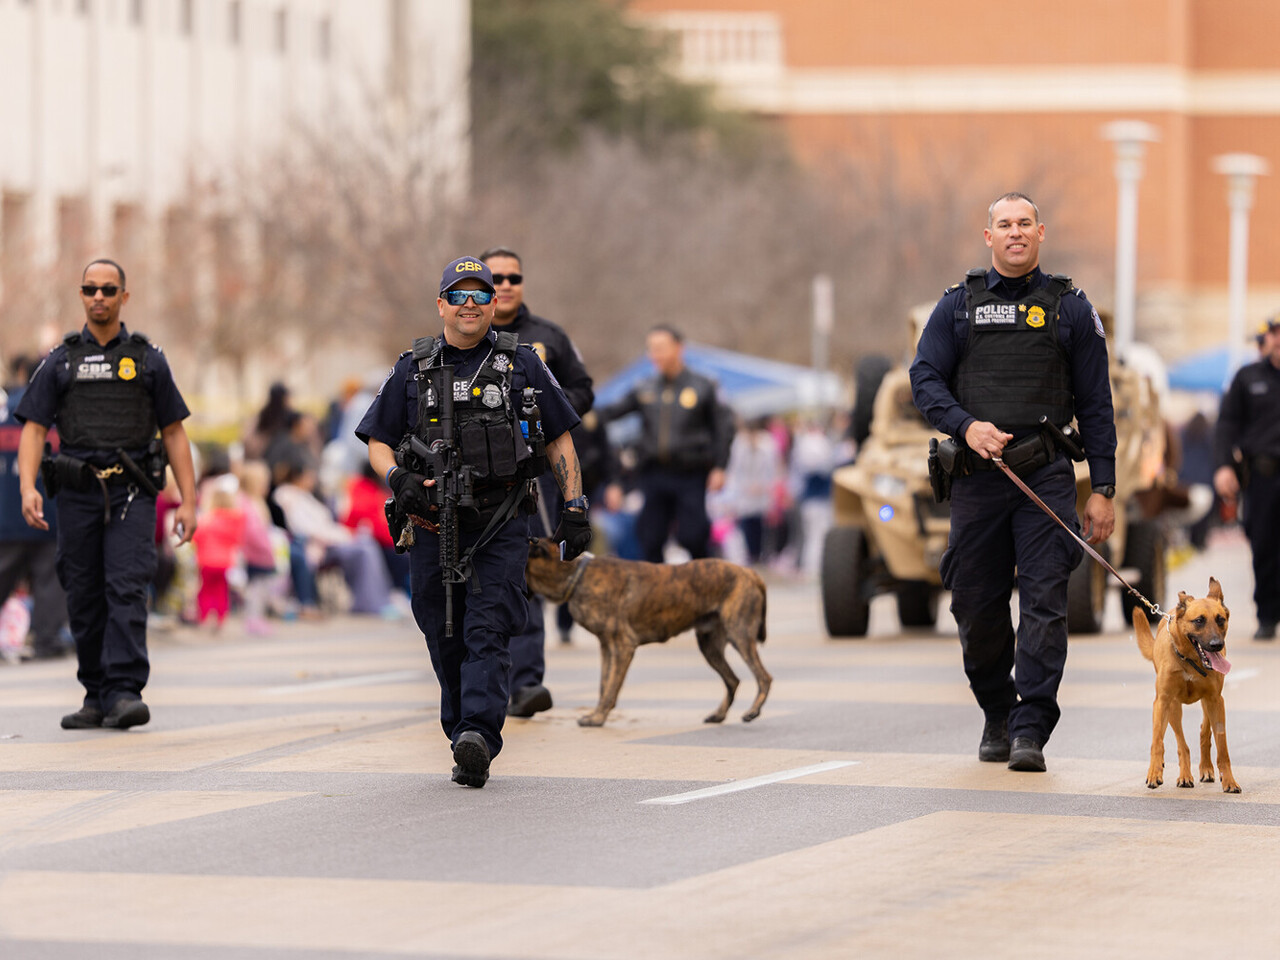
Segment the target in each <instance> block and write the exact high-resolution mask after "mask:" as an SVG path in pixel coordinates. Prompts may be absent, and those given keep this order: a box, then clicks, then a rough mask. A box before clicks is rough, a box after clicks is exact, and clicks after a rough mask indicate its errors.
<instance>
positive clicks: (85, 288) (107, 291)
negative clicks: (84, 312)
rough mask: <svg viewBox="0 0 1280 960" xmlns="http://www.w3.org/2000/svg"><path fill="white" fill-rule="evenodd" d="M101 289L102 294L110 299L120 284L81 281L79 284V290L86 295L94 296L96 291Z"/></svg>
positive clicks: (117, 290)
mask: <svg viewBox="0 0 1280 960" xmlns="http://www.w3.org/2000/svg"><path fill="white" fill-rule="evenodd" d="M99 290H101V291H102V295H103V296H104V297H106V298H107V299H108V300H110V299H111V298H112V297H114V296H115V295H116V294H117V293H119V292H120V285H119V284H116V283H103V284H97V283H82V284H80V292H81V293H82V294H84V295H85V296H86V297H96V296H97V295H98V291H99Z"/></svg>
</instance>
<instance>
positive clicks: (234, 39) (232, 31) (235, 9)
mask: <svg viewBox="0 0 1280 960" xmlns="http://www.w3.org/2000/svg"><path fill="white" fill-rule="evenodd" d="M240 16H241V14H240V0H231V2H230V3H228V4H227V40H228V41H229V42H230V43H231V45H232V46H233V47H238V46H240Z"/></svg>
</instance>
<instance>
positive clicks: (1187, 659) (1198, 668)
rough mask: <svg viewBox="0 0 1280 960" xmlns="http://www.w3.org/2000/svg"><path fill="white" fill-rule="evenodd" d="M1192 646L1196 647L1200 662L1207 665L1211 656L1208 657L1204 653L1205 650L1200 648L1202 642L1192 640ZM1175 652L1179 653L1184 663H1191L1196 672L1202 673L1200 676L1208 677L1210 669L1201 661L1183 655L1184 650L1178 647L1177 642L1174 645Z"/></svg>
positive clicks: (1179, 657)
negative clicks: (1203, 665)
mask: <svg viewBox="0 0 1280 960" xmlns="http://www.w3.org/2000/svg"><path fill="white" fill-rule="evenodd" d="M1191 646H1193V647H1194V648H1195V651H1196V653H1197V654H1199V656H1200V663H1203V664H1205V666H1207V665H1208V662H1209V658H1208V657H1206V656H1205V655H1204V651H1203V650H1201V649H1200V644H1198V643H1196V642H1195V641H1194V640H1192V641H1191ZM1173 652H1174V653H1176V654H1177V655H1178V659H1179V660H1181V661H1182V662H1183V663H1189V664H1191V666H1192V667H1193V668H1194V669H1195V671H1196V673H1198V674H1200V676H1202V677H1207V676H1208V675H1209V671H1208V670H1207V669H1206V668H1205V667H1202V666H1201V665H1200V663H1196V662H1195V661H1194V660H1192V659H1191V658H1190V657H1186V656H1183V654H1182V651H1181V650H1179V649H1178V645H1177V644H1176V643H1175V644H1174V645H1173Z"/></svg>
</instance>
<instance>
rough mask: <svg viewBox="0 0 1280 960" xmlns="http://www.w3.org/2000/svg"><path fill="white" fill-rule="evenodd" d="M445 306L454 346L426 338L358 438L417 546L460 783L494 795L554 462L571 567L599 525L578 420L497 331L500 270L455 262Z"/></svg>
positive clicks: (420, 603)
mask: <svg viewBox="0 0 1280 960" xmlns="http://www.w3.org/2000/svg"><path fill="white" fill-rule="evenodd" d="M436 306H437V309H438V310H439V313H440V317H441V319H442V320H443V321H444V334H443V336H442V337H440V338H434V337H420V338H419V339H417V340H415V341H414V344H413V349H412V350H409V351H406V352H405V353H403V354H401V355H400V358H399V359H398V360H397V361H396V364H395V366H394V367H392V369H391V373H390V374H389V375H388V376H387V379H386V380H385V381H384V382H383V384H382V388H381V389H380V390H379V391H378V395H377V397H375V398H374V401H373V403H372V405H370V407H369V410H368V412H366V413H365V415H364V419H363V420H361V421H360V425H359V426H358V427H357V428H356V436H358V437H360V439H362V440H364V441H365V442H366V443H368V445H369V462H370V464H372V466H373V468H374V469H375V470H377V471H378V473H380V474H381V475H383V476H385V477H386V478H387V483H388V485H389V486H390V487H391V489H392V491H393V492H394V494H395V497H394V500H393V501H388V522H389V524H390V526H391V529H392V535H393V536H394V537H395V538H396V540H397V543H398V545H400V546H401V547H402V548H405V547H407V548H408V549H409V560H410V583H411V589H412V594H413V601H412V606H413V615H414V619H415V620H416V621H417V623H418V626H419V627H420V628H421V630H422V632H423V634H424V636H425V637H426V641H427V649H428V650H429V651H430V654H431V665H432V666H433V667H434V668H435V673H436V678H437V679H438V680H439V682H440V725H441V726H442V727H443V728H444V732H445V735H446V736H447V737H448V738H449V740H450V742H451V743H452V745H453V759H454V763H455V766H454V768H453V780H454V782H456V783H459V784H462V785H464V786H469V787H483V786H484V784H485V781H486V780H488V778H489V762H490V760H491V758H492V757H494V756H496V755H497V754H498V751H499V750H501V749H502V726H503V722H504V720H505V719H506V716H507V703H508V683H509V678H508V672H509V669H510V665H511V658H510V653H509V644H510V640H511V637H512V636H513V635H515V634H517V633H519V632H520V631H521V630H522V629H523V628H524V625H525V620H526V618H527V615H528V608H529V603H528V598H527V595H526V590H525V581H524V567H525V561H526V559H527V558H528V556H529V513H530V511H531V509H533V508H534V507H533V500H532V493H533V483H534V478H535V477H536V476H537V474H538V473H540V472H541V470H542V469H543V468H544V467H545V466H546V465H547V464H549V465H550V467H551V472H552V475H553V476H554V477H555V480H556V484H557V485H558V487H559V488H560V492H561V494H562V495H563V498H564V511H563V514H562V516H561V519H560V524H559V526H558V527H557V528H556V531H555V533H554V534H553V537H554V539H556V540H558V541H560V542H561V543H562V544H563V549H562V552H563V555H564V556H565V558H566V559H568V558H572V557H576V556H578V554H580V553H582V551H583V550H585V549H586V548H587V545H588V544H589V543H590V542H591V526H590V524H589V523H588V521H587V510H586V501H585V498H584V497H583V496H582V474H581V471H580V469H579V466H578V458H577V455H576V454H575V453H574V449H573V440H572V439H571V438H570V436H569V430H570V429H571V428H572V427H573V426H574V425H575V424H577V422H578V417H577V414H575V413H574V412H573V408H572V407H571V406H570V405H569V402H568V401H567V400H566V399H565V396H564V394H563V392H562V391H561V390H560V387H559V385H558V384H557V383H556V381H555V378H554V377H552V376H551V374H550V373H549V372H548V370H547V368H546V366H545V365H544V364H543V363H542V361H541V360H539V359H538V356H537V354H536V353H534V352H533V350H531V349H529V348H528V347H522V346H520V345H519V340H518V337H517V336H516V335H515V334H511V333H498V332H496V331H494V330H491V329H490V326H491V324H492V323H493V316H494V307H495V305H494V287H493V277H492V274H491V273H490V271H489V268H488V267H487V266H485V264H484V263H483V262H481V261H480V260H479V259H478V258H475V257H461V258H459V259H457V260H454V261H453V262H452V263H450V264H449V265H448V266H446V267H445V269H444V275H443V276H442V277H441V279H440V295H439V297H438V298H437V300H436ZM544 454H545V460H546V463H545V464H544V463H542V462H541V461H542V459H543V456H544Z"/></svg>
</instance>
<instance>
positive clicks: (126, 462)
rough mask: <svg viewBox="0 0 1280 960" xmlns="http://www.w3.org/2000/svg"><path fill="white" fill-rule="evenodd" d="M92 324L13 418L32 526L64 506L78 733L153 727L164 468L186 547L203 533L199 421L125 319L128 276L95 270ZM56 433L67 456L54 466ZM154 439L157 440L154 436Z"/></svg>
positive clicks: (45, 365)
mask: <svg viewBox="0 0 1280 960" xmlns="http://www.w3.org/2000/svg"><path fill="white" fill-rule="evenodd" d="M80 300H81V302H82V304H83V305H84V312H85V317H86V318H87V322H86V323H85V325H84V328H83V329H82V330H80V332H78V333H71V334H68V335H67V336H66V337H64V338H63V341H62V343H61V344H60V345H59V346H57V347H55V348H54V349H53V350H52V351H51V352H50V353H49V355H48V356H47V357H46V358H45V359H44V361H43V362H42V363H41V364H40V366H39V367H37V368H36V371H35V373H34V374H32V377H31V385H30V387H29V388H28V389H27V392H26V393H25V394H24V395H23V397H22V401H21V402H20V403H19V404H18V409H17V410H16V411H15V413H14V415H15V416H16V417H17V418H18V419H19V420H20V421H22V425H23V426H22V436H21V438H20V439H19V442H18V443H19V445H18V471H19V479H20V485H21V490H22V516H23V518H24V519H25V520H26V521H27V523H28V524H30V525H31V526H33V527H36V528H37V529H40V530H45V529H48V523H47V521H46V520H45V514H44V497H43V496H41V494H40V491H39V490H38V489H37V488H36V474H37V473H43V477H44V482H45V489H46V490H48V492H49V494H50V496H53V497H55V498H56V500H57V507H58V558H57V569H58V579H59V580H61V581H62V586H63V588H64V589H65V590H66V592H67V614H68V618H69V621H70V626H71V634H72V636H73V637H74V638H75V642H76V656H77V657H78V658H79V669H78V672H77V677H78V678H79V680H80V683H81V684H82V685H83V686H84V689H85V696H84V705H83V706H81V708H80V709H79V710H77V711H76V712H75V713H71V714H68V715H67V716H65V717H63V718H62V726H63V728H64V729H67V730H74V729H83V728H89V727H111V728H115V729H121V730H123V729H125V728H127V727H133V726H137V725H138V724H142V723H146V722H147V721H148V720H150V719H151V711H150V710H149V709H148V708H147V705H146V704H145V703H143V702H142V688H143V687H144V686H146V683H147V679H148V676H149V674H150V663H149V662H148V660H147V587H148V585H149V584H150V583H151V580H152V577H153V576H154V574H155V568H156V543H155V531H156V497H157V495H158V490H159V488H161V487H163V486H164V471H165V458H166V455H167V458H168V461H169V463H171V464H172V466H173V473H174V476H175V477H176V478H177V481H178V488H179V490H180V492H181V495H182V503H181V505H180V506H178V508H177V509H176V511H175V517H176V520H177V527H176V530H177V534H178V537H179V541H180V543H186V542H187V541H189V540H190V539H191V535H192V534H193V533H194V532H195V527H196V508H195V504H196V488H195V470H194V468H193V465H192V460H191V445H190V442H189V441H188V440H187V431H186V429H185V428H184V427H183V425H182V421H183V420H184V419H186V417H187V416H189V415H190V411H189V410H188V409H187V405H186V403H185V402H184V401H183V399H182V394H181V393H179V392H178V387H177V385H176V384H175V383H174V381H173V374H172V373H171V372H170V370H169V364H168V362H167V361H166V360H165V357H164V354H163V353H161V352H160V350H159V349H158V348H157V347H155V346H152V344H151V343H150V341H148V340H147V338H146V337H145V336H143V335H142V334H140V333H130V332H129V331H128V330H127V329H126V328H125V325H124V323H123V322H122V321H121V319H120V310H121V308H123V307H124V305H125V304H126V303H128V302H129V292H128V290H127V289H126V288H125V275H124V270H123V269H122V268H121V267H120V266H119V264H117V263H115V262H114V261H111V260H95V261H94V262H93V263H90V264H89V266H88V267H86V268H85V271H84V276H83V278H82V280H81V285H80ZM55 425H56V426H57V428H58V434H59V436H60V437H61V448H60V451H59V453H58V455H57V456H56V457H52V456H49V455H47V454H46V452H45V435H46V434H47V433H48V432H49V429H50V427H53V426H55ZM157 427H158V428H159V434H160V435H159V437H157V436H156V431H157Z"/></svg>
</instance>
